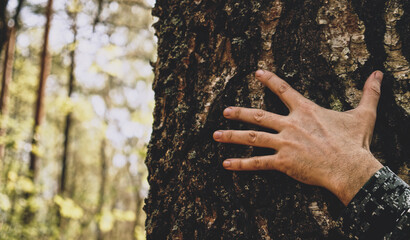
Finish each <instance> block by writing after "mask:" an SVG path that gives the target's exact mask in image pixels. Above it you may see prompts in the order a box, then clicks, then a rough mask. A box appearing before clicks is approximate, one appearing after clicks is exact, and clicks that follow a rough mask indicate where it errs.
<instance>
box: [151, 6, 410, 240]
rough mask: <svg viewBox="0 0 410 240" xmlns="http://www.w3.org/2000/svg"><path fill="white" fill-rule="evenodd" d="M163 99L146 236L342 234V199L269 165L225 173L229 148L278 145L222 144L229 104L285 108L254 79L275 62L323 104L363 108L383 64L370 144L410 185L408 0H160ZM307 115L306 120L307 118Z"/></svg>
mask: <svg viewBox="0 0 410 240" xmlns="http://www.w3.org/2000/svg"><path fill="white" fill-rule="evenodd" d="M153 14H154V15H155V16H157V17H159V21H158V23H156V24H155V28H156V30H157V36H158V60H157V62H156V63H155V80H154V84H153V89H154V91H155V100H156V107H155V111H154V124H153V133H152V139H151V142H150V144H149V150H148V156H147V159H146V164H147V167H148V170H149V179H148V180H149V183H150V192H149V196H148V198H147V199H146V206H145V211H146V213H147V221H146V231H147V238H148V239H339V238H343V233H342V232H341V231H340V230H339V223H338V216H339V214H340V212H341V211H342V210H343V206H342V204H341V203H340V202H339V200H337V199H336V198H335V197H334V196H333V195H332V194H331V193H329V192H328V191H326V190H324V189H321V188H318V187H313V186H307V185H304V184H301V183H298V182H296V181H294V180H293V179H291V178H289V177H287V176H286V175H284V174H282V173H279V172H275V171H270V172H229V171H226V170H224V169H223V168H222V164H221V163H222V161H223V160H224V159H226V158H228V157H248V156H252V155H262V154H266V153H270V152H272V151H271V150H266V149H260V148H252V147H245V146H237V145H231V144H220V143H216V142H214V141H213V140H212V133H213V132H214V131H215V130H217V129H257V128H255V127H254V126H250V125H248V124H243V123H239V122H232V121H227V120H226V119H224V118H223V116H222V111H223V109H224V108H225V107H227V106H232V105H233V106H244V107H257V108H263V109H267V110H269V111H273V112H276V113H280V114H287V110H286V108H285V106H284V105H283V104H282V103H281V102H280V100H279V99H278V98H277V97H276V96H274V94H272V93H270V92H269V91H268V90H266V89H265V88H264V87H263V86H261V84H260V83H258V82H257V81H256V80H254V71H255V70H256V69H258V68H264V69H268V70H271V71H275V72H276V73H277V74H278V75H279V76H281V77H282V78H284V79H285V80H287V81H288V83H289V84H290V85H292V86H293V87H294V88H296V89H297V90H298V91H300V92H301V93H302V94H304V95H305V96H306V97H308V98H309V99H312V100H313V101H314V102H316V103H317V104H319V105H321V106H323V107H327V108H332V109H335V110H339V111H345V110H348V109H351V108H353V107H355V106H357V104H358V101H359V100H360V97H361V89H362V87H363V83H364V81H365V80H366V78H367V76H368V75H369V74H370V73H371V72H372V71H373V70H376V69H379V70H382V71H383V72H385V78H384V82H383V86H382V97H381V102H380V105H379V111H378V112H379V116H378V120H377V123H376V129H375V134H374V141H373V145H372V151H373V152H374V153H375V155H376V156H377V157H378V158H379V159H380V161H381V162H382V163H383V164H386V165H388V166H389V167H391V169H393V170H394V171H396V172H398V173H399V175H400V176H401V177H402V178H403V179H404V180H405V181H407V182H409V148H408V143H409V142H410V135H409V130H410V128H409V127H410V126H409V124H410V121H409V113H410V108H409V94H410V93H409V80H408V79H409V73H410V64H409V62H408V61H410V53H409V51H410V46H409V41H408V40H409V38H410V29H409V24H408V23H409V18H410V16H409V14H410V4H409V3H408V1H404V0H402V1H400V0H361V1H359V0H352V1H350V0H327V1H317V0H304V1H299V0H286V1H285V0H275V1H234V0H227V1H211V0H209V1H201V0H195V1H187V0H178V1H176V0H172V1H164V0H158V1H157V3H156V6H155V8H154V10H153ZM307 124H309V123H307Z"/></svg>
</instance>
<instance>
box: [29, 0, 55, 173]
mask: <svg viewBox="0 0 410 240" xmlns="http://www.w3.org/2000/svg"><path fill="white" fill-rule="evenodd" d="M52 12H53V0H48V3H47V9H46V25H45V28H44V42H43V50H42V53H41V66H40V77H39V86H38V92H37V101H36V107H35V117H34V127H33V139H32V150H31V152H30V166H29V169H30V171H31V173H32V175H31V177H32V178H33V179H35V178H36V175H37V153H36V152H35V149H36V148H37V144H38V141H39V133H38V130H39V127H40V125H41V123H42V121H43V118H44V99H45V96H44V95H45V93H44V91H45V86H46V80H47V77H48V75H49V73H50V65H51V58H50V54H49V52H48V39H49V37H48V36H49V33H50V25H51V18H52Z"/></svg>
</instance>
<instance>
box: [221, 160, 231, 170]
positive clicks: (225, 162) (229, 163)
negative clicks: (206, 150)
mask: <svg viewBox="0 0 410 240" xmlns="http://www.w3.org/2000/svg"><path fill="white" fill-rule="evenodd" d="M222 165H223V166H224V167H225V168H228V167H230V166H231V161H229V160H225V161H224V162H223V163H222Z"/></svg>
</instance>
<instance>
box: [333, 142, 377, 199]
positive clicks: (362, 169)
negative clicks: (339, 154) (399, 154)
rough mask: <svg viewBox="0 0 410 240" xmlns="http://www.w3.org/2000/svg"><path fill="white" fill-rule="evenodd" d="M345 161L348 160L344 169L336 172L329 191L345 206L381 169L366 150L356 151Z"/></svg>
mask: <svg viewBox="0 0 410 240" xmlns="http://www.w3.org/2000/svg"><path fill="white" fill-rule="evenodd" d="M345 159H349V161H347V162H346V168H345V169H343V170H342V169H341V170H340V171H338V172H339V174H335V178H334V180H333V181H332V183H331V184H332V186H331V188H329V190H330V191H331V192H333V193H334V194H335V195H336V196H337V198H339V200H340V201H341V202H342V203H343V204H344V205H345V206H347V205H348V204H349V203H350V201H351V200H352V199H353V197H354V196H355V195H356V194H357V193H358V192H359V191H360V189H361V188H362V187H363V186H364V184H365V183H366V182H367V181H368V180H369V179H370V178H371V177H372V176H373V175H374V174H375V173H376V172H377V171H379V170H380V169H381V168H383V165H382V164H381V163H380V162H379V161H378V160H377V159H376V158H375V157H374V156H373V155H372V154H371V153H370V152H369V151H366V150H363V151H358V152H357V153H356V154H353V155H351V156H349V158H345Z"/></svg>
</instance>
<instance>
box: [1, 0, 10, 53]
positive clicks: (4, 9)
mask: <svg viewBox="0 0 410 240" xmlns="http://www.w3.org/2000/svg"><path fill="white" fill-rule="evenodd" d="M8 2H9V1H8V0H2V1H0V54H1V52H2V50H3V47H4V45H5V44H6V42H7V38H8V37H7V35H8V26H7V21H8V18H7V3H8Z"/></svg>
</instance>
